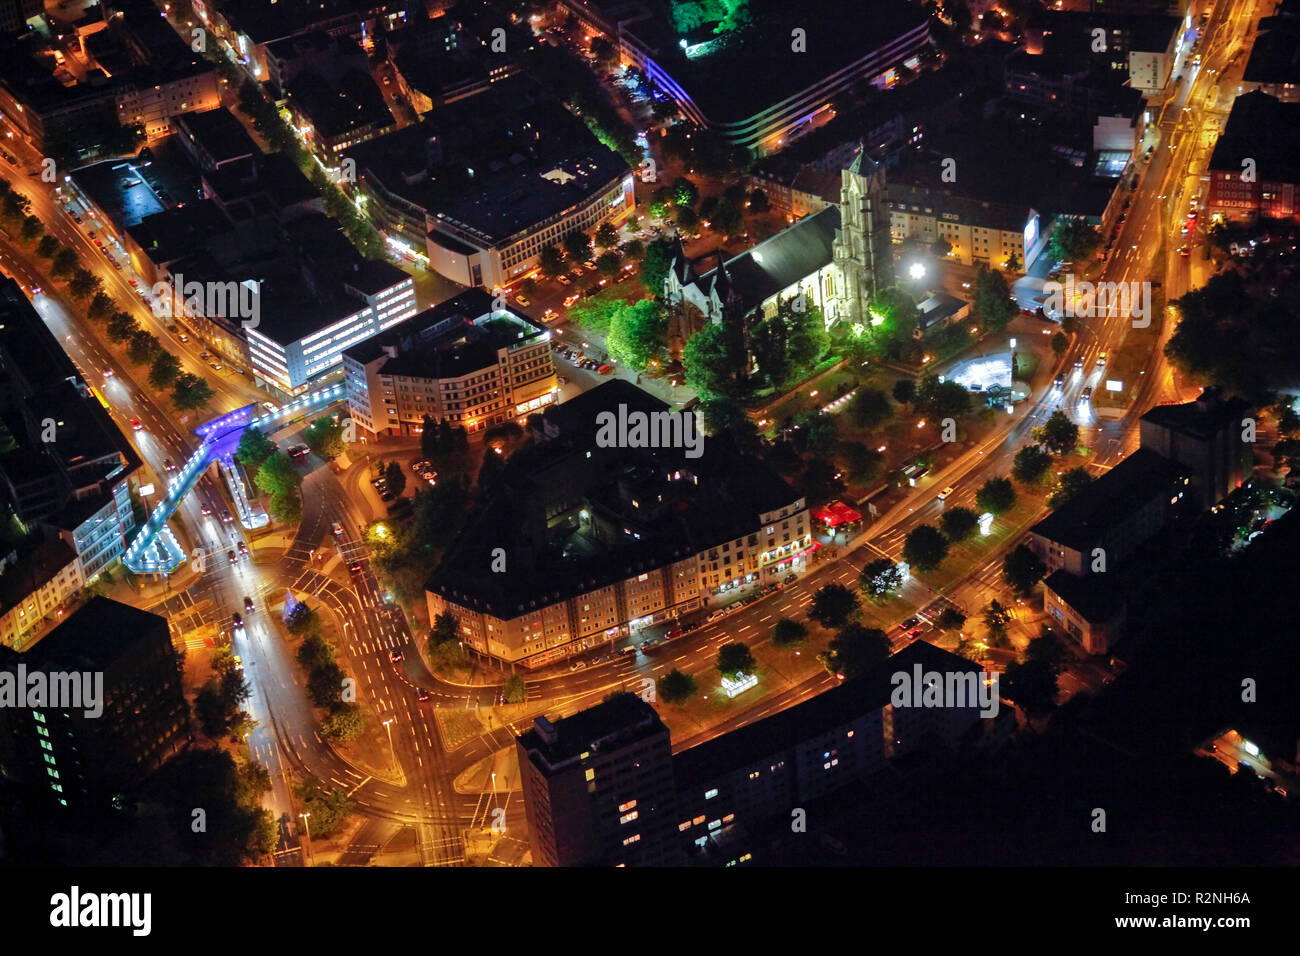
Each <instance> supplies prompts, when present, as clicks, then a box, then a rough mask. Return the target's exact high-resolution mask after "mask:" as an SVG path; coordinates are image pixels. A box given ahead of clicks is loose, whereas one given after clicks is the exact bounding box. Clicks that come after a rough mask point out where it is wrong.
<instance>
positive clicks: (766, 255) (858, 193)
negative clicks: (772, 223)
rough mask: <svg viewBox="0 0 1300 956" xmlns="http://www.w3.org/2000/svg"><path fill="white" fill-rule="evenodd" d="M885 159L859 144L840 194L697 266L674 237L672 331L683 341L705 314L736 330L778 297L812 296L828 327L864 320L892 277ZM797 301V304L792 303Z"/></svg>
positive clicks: (773, 307)
mask: <svg viewBox="0 0 1300 956" xmlns="http://www.w3.org/2000/svg"><path fill="white" fill-rule="evenodd" d="M893 264H894V263H893V251H892V249H891V247H890V237H889V208H888V205H887V204H886V201H885V171H884V167H882V166H880V165H879V164H878V163H876V162H874V161H873V160H872V159H871V158H870V157H868V156H867V155H866V151H865V150H864V149H862V148H861V147H859V149H858V152H857V154H856V155H855V156H854V158H853V161H852V162H851V163H850V164H849V166H848V168H847V169H844V170H842V171H841V183H840V201H839V202H838V203H836V204H833V205H830V206H827V207H826V208H825V209H823V210H822V211H821V212H818V213H815V214H813V215H811V216H807V217H805V218H803V219H801V220H800V221H799V222H797V223H795V224H794V225H792V226H790V227H789V228H787V229H783V230H782V231H781V232H779V233H777V234H776V235H774V236H772V237H771V238H770V239H766V240H764V241H763V242H760V243H759V244H758V245H756V246H754V247H753V248H752V249H749V250H746V251H745V252H743V253H741V254H740V255H738V256H733V257H732V258H730V259H727V258H724V257H723V255H722V254H720V253H719V254H718V255H717V256H716V259H715V264H714V265H713V268H711V269H709V270H708V271H707V272H703V273H699V272H697V271H696V269H695V267H694V266H693V265H692V264H691V262H690V261H689V260H688V259H687V258H686V254H685V251H684V249H683V248H682V245H681V242H680V241H678V243H677V247H676V254H675V256H674V257H673V261H672V265H671V267H670V268H669V270H668V274H667V275H666V276H665V278H664V299H665V301H666V302H667V303H668V306H669V310H670V313H671V318H672V323H671V326H672V327H671V328H670V337H673V338H678V339H679V341H681V342H683V343H684V342H685V340H686V339H688V338H689V337H690V336H691V335H692V334H694V333H695V332H697V331H699V329H701V328H703V327H704V324H705V323H707V322H711V323H714V324H717V325H726V326H727V327H728V328H730V329H733V330H735V332H736V334H739V335H742V336H743V334H744V332H745V331H746V330H747V329H748V327H749V325H751V324H753V323H755V322H758V321H761V320H762V319H764V318H767V317H770V316H772V315H775V314H776V312H777V308H778V306H779V304H780V303H781V302H784V301H798V300H799V298H800V296H802V297H803V299H802V301H803V302H805V303H811V304H813V305H815V306H817V308H818V309H820V310H821V314H822V316H823V318H824V320H825V322H826V327H827V330H828V331H829V330H830V328H831V327H832V326H834V325H835V324H837V323H840V322H846V323H849V324H856V323H860V322H864V321H865V316H866V315H867V306H868V304H869V303H870V301H871V299H872V298H873V297H874V296H875V295H876V293H877V292H878V291H880V290H881V289H884V288H886V287H888V286H890V285H892V284H893V281H894V268H893ZM796 308H797V306H796Z"/></svg>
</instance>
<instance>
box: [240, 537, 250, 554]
mask: <svg viewBox="0 0 1300 956" xmlns="http://www.w3.org/2000/svg"><path fill="white" fill-rule="evenodd" d="M239 553H240V554H248V545H246V544H244V541H243V539H242V538H241V539H240V540H239Z"/></svg>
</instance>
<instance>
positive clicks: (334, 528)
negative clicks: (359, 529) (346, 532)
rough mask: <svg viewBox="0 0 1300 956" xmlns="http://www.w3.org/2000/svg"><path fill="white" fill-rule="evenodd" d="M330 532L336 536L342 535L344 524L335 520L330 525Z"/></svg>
mask: <svg viewBox="0 0 1300 956" xmlns="http://www.w3.org/2000/svg"><path fill="white" fill-rule="evenodd" d="M330 533H331V534H333V535H334V537H336V538H337V537H339V536H340V535H342V534H343V525H341V524H339V523H338V522H337V521H335V522H334V523H333V524H331V525H330Z"/></svg>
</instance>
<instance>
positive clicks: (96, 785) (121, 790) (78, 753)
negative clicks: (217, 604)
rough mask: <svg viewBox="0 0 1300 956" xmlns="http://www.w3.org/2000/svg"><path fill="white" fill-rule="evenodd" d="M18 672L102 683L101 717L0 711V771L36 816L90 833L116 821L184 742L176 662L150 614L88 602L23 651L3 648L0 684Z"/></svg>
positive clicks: (185, 713) (65, 709) (185, 712)
mask: <svg viewBox="0 0 1300 956" xmlns="http://www.w3.org/2000/svg"><path fill="white" fill-rule="evenodd" d="M20 666H21V667H22V668H23V671H24V672H25V673H26V674H28V675H31V674H32V673H34V672H38V671H39V672H43V673H44V674H46V675H51V674H78V675H79V674H95V675H102V683H101V684H100V685H99V686H100V688H101V695H102V696H101V699H100V700H99V701H98V704H100V705H102V712H100V713H99V714H98V716H95V715H94V711H93V710H91V711H90V712H89V714H88V713H87V711H86V710H85V709H83V708H82V707H76V706H73V707H69V706H36V705H35V704H34V703H31V702H28V703H29V704H30V705H29V706H13V707H9V706H5V707H0V770H2V771H3V774H2V776H3V779H4V782H5V783H7V784H9V785H11V786H12V787H13V788H14V791H13V792H15V793H16V794H17V798H18V799H19V800H20V801H22V802H24V803H26V804H27V805H28V806H29V807H30V808H31V809H32V811H33V812H34V813H44V814H48V815H49V816H50V818H52V819H54V820H61V821H65V822H66V821H74V820H75V821H79V822H87V823H93V822H94V821H95V820H96V819H102V818H103V817H105V816H106V815H110V814H112V813H115V812H120V811H122V810H124V809H125V808H126V807H127V806H128V803H129V801H130V800H131V799H132V797H133V796H134V795H135V794H136V792H137V788H138V787H139V785H140V784H141V783H143V782H144V780H145V779H146V778H147V777H148V776H149V775H150V773H151V772H152V771H154V770H155V769H157V767H159V766H160V765H161V764H162V763H163V762H164V761H165V760H166V759H167V758H168V757H170V756H172V755H173V754H175V753H177V752H178V751H179V750H180V748H181V747H183V746H184V745H185V743H186V741H188V739H189V735H190V729H189V708H188V706H187V705H186V702H185V697H184V694H183V691H182V688H181V666H180V661H179V658H178V656H177V654H176V650H175V648H174V647H173V646H172V641H171V635H170V633H169V632H168V628H167V621H166V619H165V618H162V617H159V616H158V615H157V614H151V613H149V612H148V611H142V610H139V609H137V608H133V607H129V606H128V605H125V604H121V603H119V602H117V601H113V600H110V599H108V598H104V597H95V598H91V599H90V600H89V601H87V602H86V604H85V605H83V606H82V607H81V608H80V609H78V610H77V611H76V612H75V613H74V614H72V615H70V616H69V617H68V619H67V620H66V621H64V622H63V623H62V624H60V625H59V626H58V627H56V628H55V629H54V630H52V631H50V633H49V634H47V635H46V636H45V637H44V638H42V639H41V640H39V641H37V642H36V643H35V644H34V645H32V646H31V647H30V648H28V649H27V650H24V651H14V650H10V649H9V648H7V647H0V676H3V677H5V679H12V678H9V677H8V676H7V675H15V676H16V675H17V674H18V673H19V668H20ZM50 703H51V704H52V705H58V704H60V703H61V702H60V701H51V702H50ZM62 703H66V702H62Z"/></svg>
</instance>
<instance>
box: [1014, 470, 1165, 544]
mask: <svg viewBox="0 0 1300 956" xmlns="http://www.w3.org/2000/svg"><path fill="white" fill-rule="evenodd" d="M1184 476H1185V472H1184V471H1183V470H1182V469H1181V468H1180V467H1179V466H1178V465H1176V464H1174V463H1173V462H1171V461H1169V460H1168V459H1166V458H1164V457H1163V456H1161V455H1159V454H1157V453H1156V452H1154V451H1151V450H1150V449H1149V448H1139V449H1138V450H1137V451H1135V452H1133V454H1131V455H1129V456H1128V457H1127V458H1125V459H1124V460H1123V461H1121V462H1120V463H1119V464H1118V465H1116V466H1115V467H1114V468H1112V469H1111V470H1110V471H1108V472H1106V473H1105V474H1103V475H1101V476H1100V477H1099V478H1097V479H1096V480H1095V481H1093V482H1092V483H1091V484H1089V485H1088V486H1087V487H1086V488H1084V489H1083V490H1082V491H1081V492H1079V493H1078V494H1077V495H1076V496H1075V497H1074V498H1072V499H1070V500H1069V501H1067V502H1066V503H1065V504H1064V505H1062V506H1061V507H1059V508H1057V509H1056V510H1055V511H1053V512H1052V513H1051V514H1049V515H1048V516H1047V517H1046V518H1044V519H1043V520H1042V521H1040V522H1038V524H1036V525H1034V526H1033V527H1032V528H1030V529H1029V530H1030V531H1031V532H1032V533H1034V534H1037V535H1040V536H1041V537H1043V538H1046V539H1047V540H1049V541H1056V542H1060V543H1061V544H1064V545H1066V546H1067V547H1071V548H1075V549H1086V548H1091V547H1092V546H1093V545H1095V544H1096V543H1097V541H1098V540H1100V539H1101V537H1102V536H1104V535H1105V534H1106V532H1108V531H1109V530H1110V529H1111V528H1113V527H1115V526H1116V525H1119V524H1122V523H1123V522H1125V521H1127V520H1128V519H1129V518H1130V517H1131V516H1132V515H1133V514H1134V513H1135V512H1137V511H1138V510H1140V509H1141V508H1142V507H1144V506H1145V505H1146V504H1147V503H1148V502H1150V501H1151V500H1152V499H1154V498H1157V497H1160V496H1162V495H1165V494H1168V493H1169V489H1170V487H1171V486H1172V485H1173V484H1174V483H1175V482H1176V481H1177V480H1178V479H1179V478H1182V477H1184Z"/></svg>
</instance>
